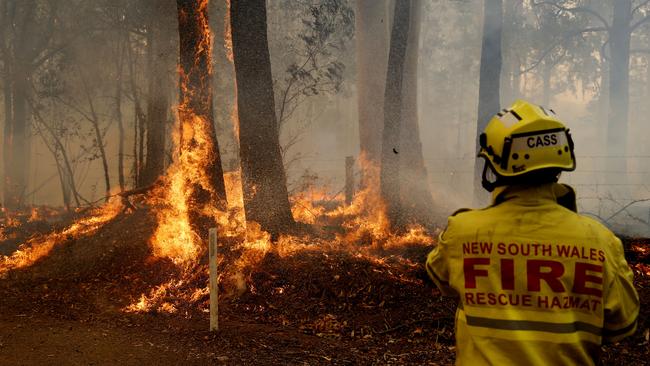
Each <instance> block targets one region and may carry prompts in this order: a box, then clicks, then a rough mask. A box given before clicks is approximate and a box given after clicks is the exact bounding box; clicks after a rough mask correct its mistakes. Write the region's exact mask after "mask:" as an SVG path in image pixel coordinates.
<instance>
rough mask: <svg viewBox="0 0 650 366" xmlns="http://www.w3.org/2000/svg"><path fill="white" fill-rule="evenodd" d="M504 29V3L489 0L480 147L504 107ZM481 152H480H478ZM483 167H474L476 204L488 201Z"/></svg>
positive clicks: (480, 102)
mask: <svg viewBox="0 0 650 366" xmlns="http://www.w3.org/2000/svg"><path fill="white" fill-rule="evenodd" d="M501 28H502V0H485V2H484V6H483V44H482V46H481V70H480V77H479V91H478V122H477V124H476V141H477V143H476V146H477V149H478V136H479V135H480V134H481V133H482V132H483V130H484V129H485V126H486V125H487V123H488V122H489V120H490V117H492V116H493V115H494V114H495V113H496V112H498V111H499V110H500V109H501V107H500V105H501V101H500V98H499V95H500V90H501V89H500V79H501ZM477 152H478V150H477ZM481 173H482V166H481V165H480V164H478V162H477V164H476V166H475V168H474V201H475V202H476V203H479V204H480V203H483V202H484V201H485V199H486V194H485V191H484V190H483V187H482V186H481Z"/></svg>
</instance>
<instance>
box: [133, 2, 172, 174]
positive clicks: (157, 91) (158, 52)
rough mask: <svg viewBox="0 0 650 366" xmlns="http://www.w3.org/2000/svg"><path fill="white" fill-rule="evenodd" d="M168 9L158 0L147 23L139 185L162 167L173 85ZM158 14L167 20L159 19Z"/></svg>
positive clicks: (161, 172) (163, 166) (160, 171)
mask: <svg viewBox="0 0 650 366" xmlns="http://www.w3.org/2000/svg"><path fill="white" fill-rule="evenodd" d="M169 10H170V9H167V8H166V5H165V3H164V2H163V3H159V4H157V5H156V10H155V11H152V14H154V16H152V19H151V21H150V23H149V29H148V31H149V32H150V34H149V35H148V38H147V40H148V41H149V44H148V48H147V52H148V61H149V64H148V70H149V75H148V79H149V80H148V93H147V98H148V99H147V119H146V123H147V126H146V135H147V142H146V161H145V163H144V168H143V170H142V175H141V179H140V182H139V186H147V185H150V184H152V183H153V182H154V181H155V180H156V179H157V178H158V177H159V176H161V175H162V174H163V172H164V170H165V136H166V122H167V120H168V112H169V108H170V105H169V91H170V90H171V88H172V85H171V79H170V78H169V76H168V75H170V73H171V70H170V67H169V66H168V61H169V60H168V59H169V56H168V55H169V54H170V51H171V50H170V47H169V39H170V38H171V37H170V35H169V34H165V30H166V29H168V28H169V23H170V22H172V21H173V20H172V19H168V18H169V17H168V15H169ZM161 18H162V19H165V20H168V21H162V22H161Z"/></svg>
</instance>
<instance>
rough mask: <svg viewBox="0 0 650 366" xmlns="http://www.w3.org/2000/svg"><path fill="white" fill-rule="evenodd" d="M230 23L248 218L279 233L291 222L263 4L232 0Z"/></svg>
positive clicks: (273, 233) (270, 230) (252, 0)
mask: <svg viewBox="0 0 650 366" xmlns="http://www.w3.org/2000/svg"><path fill="white" fill-rule="evenodd" d="M230 21H231V29H232V44H233V56H234V64H235V75H236V78H237V107H238V112H239V146H240V149H239V155H240V159H241V168H242V183H243V192H244V210H245V212H246V220H248V221H254V222H257V223H259V224H260V225H261V227H262V229H263V230H266V231H268V232H270V233H271V234H272V235H273V236H277V235H278V234H280V233H282V232H285V231H286V230H287V229H288V228H290V227H291V226H292V225H293V223H294V222H293V217H292V215H291V207H290V206H289V195H288V193H287V184H286V182H287V178H286V175H285V171H284V167H283V165H282V154H281V152H280V141H279V135H278V122H277V119H276V115H275V101H274V99H273V79H272V75H271V60H270V56H269V48H268V41H267V34H266V32H267V30H266V29H267V26H266V2H265V1H264V0H251V1H243V0H233V1H232V2H231V4H230Z"/></svg>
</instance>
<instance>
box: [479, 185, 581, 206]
mask: <svg viewBox="0 0 650 366" xmlns="http://www.w3.org/2000/svg"><path fill="white" fill-rule="evenodd" d="M509 200H517V201H524V202H525V201H535V202H539V201H540V200H541V201H543V200H548V201H553V202H555V203H557V204H559V205H561V206H563V207H565V208H567V209H569V210H571V211H573V212H577V211H578V210H577V204H576V192H575V190H574V189H573V188H572V187H571V186H569V185H567V184H561V183H547V184H540V185H535V186H526V185H513V186H503V187H497V188H496V189H495V190H494V191H493V192H492V206H496V205H498V204H500V203H502V202H505V201H509Z"/></svg>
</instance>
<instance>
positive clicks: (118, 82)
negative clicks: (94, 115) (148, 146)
mask: <svg viewBox="0 0 650 366" xmlns="http://www.w3.org/2000/svg"><path fill="white" fill-rule="evenodd" d="M123 50H124V40H123V31H122V30H118V35H117V46H116V47H115V69H116V70H115V71H116V74H117V78H116V79H115V119H116V120H117V129H118V133H119V135H118V139H119V142H118V148H117V177H118V183H119V184H120V191H122V192H123V191H124V189H125V185H126V183H125V180H124V138H125V137H124V119H123V117H122V76H123V71H124V68H123V66H124V58H123V56H124V54H123V53H122V51H123Z"/></svg>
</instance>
